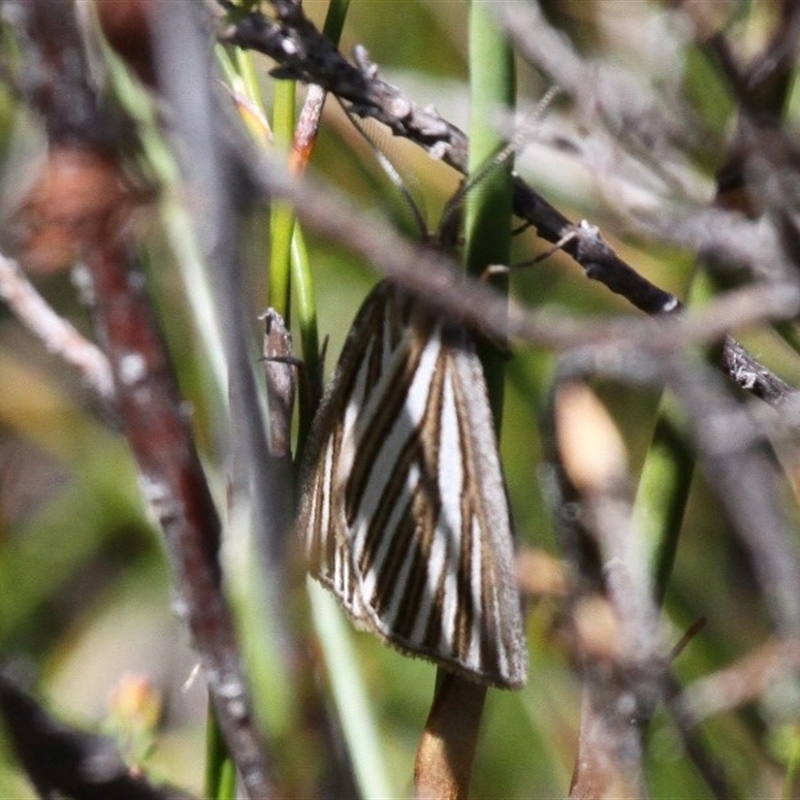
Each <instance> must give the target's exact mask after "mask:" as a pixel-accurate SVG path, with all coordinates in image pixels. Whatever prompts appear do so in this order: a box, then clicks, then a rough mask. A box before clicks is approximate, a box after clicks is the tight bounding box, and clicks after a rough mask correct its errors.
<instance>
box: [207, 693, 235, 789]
mask: <svg viewBox="0 0 800 800" xmlns="http://www.w3.org/2000/svg"><path fill="white" fill-rule="evenodd" d="M205 796H206V797H209V798H213V800H232V798H234V797H236V765H235V764H234V763H233V759H232V758H231V757H230V754H229V753H228V748H227V747H226V746H225V739H224V737H223V736H222V731H221V730H220V728H219V724H218V723H217V717H216V714H215V713H214V710H213V708H212V707H211V706H209V710H208V724H207V725H206V775H205Z"/></svg>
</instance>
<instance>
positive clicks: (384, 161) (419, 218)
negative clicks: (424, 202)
mask: <svg viewBox="0 0 800 800" xmlns="http://www.w3.org/2000/svg"><path fill="white" fill-rule="evenodd" d="M336 99H337V100H339V105H340V106H341V107H342V110H343V111H344V113H345V114H347V116H348V117H349V118H350V122H352V123H353V125H354V127H355V129H356V130H357V131H358V132H359V133H360V134H361V136H362V137H363V138H364V141H366V143H367V144H368V145H369V146H370V148H371V149H372V152H373V153H374V154H375V158H376V159H377V160H378V163H379V164H380V166H381V169H382V170H383V171H384V172H385V173H386V176H387V177H388V178H389V180H390V181H391V182H392V184H393V185H394V187H395V189H397V191H398V192H399V193H400V197H401V198H402V200H403V203H404V204H405V206H406V207H407V208H408V210H409V211H410V212H411V215H412V216H413V218H414V222H415V224H416V226H417V228H418V229H419V232H420V236H421V237H422V238H423V239H424V238H425V237H427V235H428V223H427V222H426V221H425V217H424V216H423V215H422V212H421V211H420V209H419V205H418V204H417V202H416V201H415V200H414V197H413V195H412V194H411V192H410V191H409V190H408V187H407V186H406V184H405V181H404V180H403V178H402V176H401V175H400V173H399V172H398V170H397V167H395V165H394V164H393V163H392V161H391V159H390V158H389V157H388V156H387V155H386V153H384V152H383V150H381V148H380V147H379V146H378V144H377V143H376V142H375V140H374V139H373V138H372V136H371V134H370V133H369V131H367V129H366V128H365V127H364V126H363V125H362V124H361V122H360V120H359V119H358V118H357V117H356V116H355V114H353V113H352V112H351V111H350V109H348V108H347V107H346V106H345V105H344V103H342V101H341V100H340V99H339V98H338V97H337V98H336Z"/></svg>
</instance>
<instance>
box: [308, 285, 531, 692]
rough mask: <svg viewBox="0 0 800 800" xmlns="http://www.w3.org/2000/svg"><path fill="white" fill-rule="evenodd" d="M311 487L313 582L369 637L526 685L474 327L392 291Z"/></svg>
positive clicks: (354, 368) (346, 388)
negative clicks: (473, 332) (367, 631)
mask: <svg viewBox="0 0 800 800" xmlns="http://www.w3.org/2000/svg"><path fill="white" fill-rule="evenodd" d="M300 483H301V507H300V513H299V523H298V524H299V530H300V533H301V535H302V536H303V537H304V542H305V549H306V556H307V560H308V569H309V572H310V574H311V575H312V576H313V577H314V578H316V580H318V581H319V582H320V583H321V584H322V585H323V586H325V587H326V588H327V589H329V590H330V591H331V592H332V593H333V594H334V595H335V596H336V597H337V598H338V600H339V602H340V603H341V605H342V606H343V607H344V609H345V610H346V612H347V613H348V615H349V616H350V617H351V619H352V620H353V622H354V623H355V625H356V626H357V627H359V628H362V629H365V630H369V631H372V632H373V633H375V634H377V635H378V636H379V637H380V638H381V639H382V640H383V641H384V642H385V643H387V644H389V645H392V646H393V647H395V648H397V649H398V650H400V651H401V652H403V653H405V654H407V655H412V656H421V657H423V658H426V659H429V660H431V661H433V662H435V663H436V664H437V665H439V666H441V667H443V668H445V669H447V670H450V671H453V672H456V673H459V674H460V675H463V676H465V677H467V678H471V679H473V680H475V681H478V682H480V683H484V684H487V685H491V686H497V687H501V688H519V687H521V686H523V685H524V684H525V681H526V677H527V649H526V645H525V638H524V633H523V622H522V609H521V600H520V595H519V591H518V588H517V584H516V579H515V574H514V541H513V536H512V530H511V521H510V516H509V509H508V502H507V497H506V492H505V485H504V481H503V474H502V469H501V465H500V458H499V454H498V447H497V440H496V437H495V433H494V426H493V422H492V415H491V411H490V407H489V400H488V395H487V390H486V382H485V378H484V375H483V369H482V367H481V363H480V361H479V359H478V356H477V354H476V352H475V341H474V339H473V336H472V335H471V334H470V332H469V331H468V330H467V329H466V328H465V327H464V326H463V325H461V324H459V323H457V322H454V321H451V320H447V319H443V318H442V317H441V316H438V315H437V316H435V315H433V314H432V313H431V312H430V311H428V310H427V309H426V308H425V307H424V305H423V304H421V303H420V302H419V301H418V300H416V299H415V298H413V297H412V296H410V295H409V294H407V293H406V292H404V291H403V290H402V289H400V288H399V287H397V286H395V285H393V284H392V283H391V281H389V280H384V281H382V282H381V283H379V284H378V285H377V287H376V288H375V289H373V290H372V292H371V293H370V294H369V295H368V297H367V298H366V300H365V301H364V303H363V305H362V306H361V309H360V310H359V312H358V315H357V317H356V319H355V322H354V323H353V326H352V328H351V330H350V332H349V334H348V336H347V339H346V341H345V344H344V348H343V350H342V354H341V356H340V359H339V362H338V364H337V366H336V369H335V372H334V375H333V378H332V379H331V382H330V384H329V386H328V387H327V390H326V392H325V394H324V396H323V399H322V401H321V404H320V407H319V409H318V411H317V414H316V417H315V419H314V421H313V423H312V429H311V434H310V437H309V440H308V444H307V448H306V451H305V454H304V459H303V462H302V466H301V480H300Z"/></svg>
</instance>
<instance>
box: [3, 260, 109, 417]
mask: <svg viewBox="0 0 800 800" xmlns="http://www.w3.org/2000/svg"><path fill="white" fill-rule="evenodd" d="M0 297H1V298H2V299H3V300H5V302H6V304H7V305H8V307H9V308H10V309H11V310H12V311H13V312H14V314H15V315H16V317H17V319H18V320H19V321H20V322H21V323H22V324H23V325H25V326H26V327H27V328H28V330H30V331H31V333H33V334H34V336H37V337H38V338H39V339H40V340H41V341H42V343H43V344H44V346H45V347H46V348H47V349H48V351H49V352H51V353H53V355H56V356H58V357H60V358H63V359H64V361H66V362H67V363H68V364H72V366H74V367H76V368H77V369H78V371H79V372H80V373H81V375H82V376H83V379H84V380H85V381H86V383H87V385H88V386H89V387H91V388H92V389H93V390H94V391H95V392H96V393H97V395H98V396H99V397H100V399H101V400H103V401H104V402H106V403H110V402H111V401H112V400H113V399H114V382H113V380H112V377H111V367H110V366H109V363H108V359H107V358H106V356H105V354H104V353H103V351H102V350H101V349H100V348H99V347H97V346H96V345H95V344H93V343H92V342H90V341H89V340H88V339H86V338H85V337H84V336H83V335H82V334H81V333H80V332H79V331H78V330H77V329H76V328H75V327H74V326H73V325H72V324H71V323H69V322H67V320H65V319H64V318H63V317H62V316H60V315H59V314H57V313H56V311H54V310H53V308H52V306H51V305H50V304H49V303H48V302H47V301H46V300H45V299H44V298H43V297H42V296H41V295H40V294H39V292H37V291H36V287H35V286H34V285H33V284H32V283H31V282H30V281H29V280H28V279H27V278H26V277H25V274H24V273H23V272H22V270H21V269H20V267H19V264H18V263H17V262H16V261H14V260H13V259H10V258H7V257H6V256H4V255H2V254H0Z"/></svg>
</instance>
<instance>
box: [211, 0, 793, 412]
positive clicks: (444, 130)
mask: <svg viewBox="0 0 800 800" xmlns="http://www.w3.org/2000/svg"><path fill="white" fill-rule="evenodd" d="M274 5H275V7H276V13H277V19H276V20H271V19H268V18H267V17H265V16H264V15H262V14H258V13H253V14H250V15H247V17H246V18H245V19H244V20H238V21H234V20H232V21H231V24H230V25H228V27H227V28H226V29H225V31H224V33H223V34H222V37H223V39H224V40H226V41H229V42H231V43H233V44H237V45H239V46H242V47H249V48H252V49H256V50H260V51H261V52H264V53H267V54H268V55H269V56H271V57H272V58H274V59H275V60H276V61H277V62H278V64H279V65H280V66H279V68H278V71H277V76H278V77H292V78H296V79H299V80H304V81H307V82H310V83H316V84H319V85H321V86H323V87H325V88H326V89H327V90H328V91H331V92H333V93H334V94H337V95H338V96H340V97H342V98H344V99H347V100H350V101H351V102H352V104H353V107H352V110H353V111H354V112H355V113H357V114H361V115H364V116H372V117H374V118H375V119H378V120H380V121H381V122H383V123H385V124H386V125H388V126H389V127H390V128H391V130H392V131H393V132H394V133H395V134H396V135H399V136H404V137H406V138H409V139H410V140H412V141H414V142H415V143H416V144H418V145H420V146H421V147H423V148H425V149H427V150H428V152H429V153H430V154H431V155H432V156H433V157H435V158H437V159H441V160H443V161H444V162H445V163H447V164H450V166H452V167H454V168H455V169H457V170H458V171H459V172H461V173H462V174H463V173H465V172H466V169H467V161H466V153H467V147H468V142H467V140H466V136H465V134H464V133H463V132H462V131H460V130H459V129H458V128H456V127H455V126H453V125H451V124H449V123H448V122H447V121H446V120H444V119H443V118H442V117H441V116H439V115H438V114H437V113H436V112H435V111H434V110H433V109H429V108H426V109H424V110H420V109H419V107H418V106H416V105H415V104H414V103H413V102H412V101H411V100H410V99H409V98H408V97H406V96H405V95H404V94H403V93H402V92H401V91H400V90H399V89H398V88H397V87H394V86H392V85H390V84H388V83H386V82H384V81H381V80H380V79H379V78H378V77H377V74H376V72H377V71H376V70H375V68H374V66H371V65H368V64H367V63H366V62H365V61H364V59H363V57H362V58H361V60H360V62H359V66H353V65H350V64H349V63H348V62H347V61H346V59H344V57H343V56H341V54H339V53H338V51H337V50H336V49H335V48H333V46H332V45H331V44H330V42H327V40H325V38H324V37H323V36H322V34H320V33H319V32H318V31H317V30H316V29H315V28H314V27H313V25H311V23H310V22H308V20H307V19H305V18H304V17H303V16H302V10H301V9H300V7H299V6H297V5H295V4H294V3H287V2H286V0H283V2H276V3H274ZM504 8H505V7H504ZM514 11H515V12H516V11H519V9H514ZM502 19H503V17H502V15H501V20H502ZM507 24H508V23H507ZM320 40H322V41H320ZM262 174H263V173H262ZM272 188H273V190H274V189H275V187H274V186H273V187H272ZM514 212H515V213H516V214H517V215H518V216H519V217H521V218H523V219H525V220H527V221H528V222H529V223H530V224H532V225H533V226H535V228H536V230H537V233H538V235H539V236H540V237H541V238H543V239H545V240H546V241H548V242H551V243H556V242H559V241H560V240H562V238H563V237H564V235H565V233H567V232H569V231H573V230H575V231H579V230H580V229H581V227H582V226H581V225H575V224H574V223H573V222H572V221H571V220H569V219H568V218H567V217H565V216H564V215H563V214H562V213H561V212H559V211H558V210H557V209H556V208H555V207H553V206H552V205H551V204H550V203H549V202H548V201H547V200H546V199H545V198H544V197H542V196H541V195H540V194H539V193H538V192H536V191H535V190H534V189H532V188H531V187H530V186H529V185H528V184H526V183H525V182H524V181H523V180H522V179H521V178H520V177H519V176H516V177H515V179H514ZM310 224H312V225H313V222H311V223H310ZM351 244H352V242H351ZM563 249H564V250H565V252H567V253H568V254H569V255H571V256H572V257H573V258H574V259H575V260H576V261H577V262H578V263H579V264H580V265H581V266H582V267H583V269H584V271H585V273H586V275H587V277H589V278H591V279H593V280H597V281H599V282H601V283H603V284H604V285H605V286H607V287H608V288H609V289H611V291H613V292H615V293H616V294H619V295H621V296H622V297H625V298H626V299H627V300H628V301H629V302H630V303H632V304H633V305H634V306H635V307H636V308H638V309H639V310H641V311H643V312H645V313H646V314H649V315H661V314H665V313H678V312H680V311H681V308H682V307H681V304H680V303H679V301H678V300H677V298H676V297H675V296H674V295H673V294H671V293H670V292H667V291H665V290H663V289H661V288H659V287H658V286H656V285H655V284H653V283H651V282H650V281H648V280H647V279H645V278H644V277H642V276H641V275H640V274H639V273H638V272H637V271H636V270H635V269H634V268H633V267H631V266H630V265H629V264H628V263H627V262H625V261H624V260H623V259H621V258H620V257H619V256H618V255H617V253H616V252H615V251H614V250H613V248H611V247H610V246H609V245H608V244H607V243H606V242H604V241H603V240H602V238H601V237H599V234H598V233H597V232H596V229H595V228H592V227H591V226H589V227H588V228H586V230H585V232H584V234H583V235H582V236H578V237H573V238H570V239H568V240H567V241H566V243H565V244H564V248H563ZM383 252H384V253H385V252H386V248H383ZM372 260H373V263H375V264H380V263H381V262H380V260H376V259H374V258H373V259H372ZM409 278H411V276H409ZM427 288H428V290H430V288H431V287H430V286H429V287H427ZM530 333H533V332H532V331H531V332H530ZM516 335H524V334H522V333H521V332H519V331H518V332H517V333H516ZM722 366H723V368H724V369H725V370H726V372H727V374H728V375H729V376H730V377H731V378H732V379H733V380H734V381H736V382H737V384H738V385H739V386H740V387H741V388H743V389H745V390H747V391H750V392H752V393H753V394H755V395H756V396H758V397H760V398H762V399H764V400H766V401H767V402H770V403H772V404H780V403H782V402H784V401H785V400H786V399H787V398H789V397H793V396H794V395H795V392H794V391H793V390H792V389H791V387H789V386H788V385H787V384H785V383H784V382H783V381H781V380H780V379H779V378H777V377H776V376H775V375H774V374H773V373H772V372H771V371H770V370H768V369H767V368H766V367H764V366H763V365H762V364H761V363H760V362H759V361H758V360H757V359H755V358H754V357H753V356H752V355H751V354H749V353H748V352H747V351H746V350H745V349H744V348H743V347H742V346H741V345H740V344H739V343H738V342H736V341H735V340H734V339H732V338H728V339H726V340H725V342H724V346H723V354H722Z"/></svg>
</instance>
